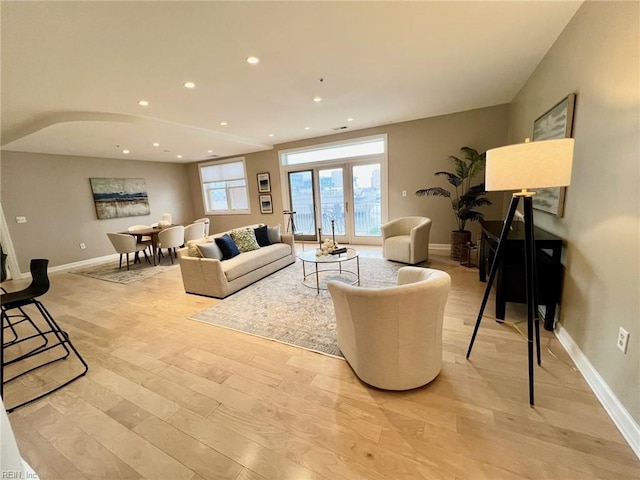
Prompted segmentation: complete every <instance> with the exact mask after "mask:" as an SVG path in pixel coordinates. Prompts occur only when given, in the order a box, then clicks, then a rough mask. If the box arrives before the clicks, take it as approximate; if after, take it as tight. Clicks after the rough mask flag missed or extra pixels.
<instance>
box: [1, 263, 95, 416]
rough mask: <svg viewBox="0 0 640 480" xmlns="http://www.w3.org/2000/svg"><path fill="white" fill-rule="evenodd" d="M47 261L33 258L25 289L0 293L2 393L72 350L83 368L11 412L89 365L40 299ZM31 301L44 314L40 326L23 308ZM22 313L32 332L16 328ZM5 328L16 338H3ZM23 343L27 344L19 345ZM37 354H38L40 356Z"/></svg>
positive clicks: (44, 290)
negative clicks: (8, 386) (14, 381)
mask: <svg viewBox="0 0 640 480" xmlns="http://www.w3.org/2000/svg"><path fill="white" fill-rule="evenodd" d="M48 264H49V260H47V259H33V260H31V278H32V281H31V284H30V285H29V286H28V287H27V288H25V289H23V290H19V291H16V292H9V293H4V294H2V295H1V296H0V301H1V304H2V314H1V322H0V323H2V327H3V328H2V345H3V350H4V352H3V353H4V354H3V356H2V358H0V397H1V396H3V387H4V385H5V384H8V383H9V382H11V381H13V380H15V379H17V378H19V377H22V376H23V375H26V374H28V373H30V372H33V371H34V370H37V369H39V368H41V367H44V366H45V365H50V364H53V363H55V362H58V361H60V360H65V359H67V358H69V357H70V355H71V354H72V353H73V354H74V355H75V357H76V358H77V360H79V362H80V365H81V368H80V369H78V368H77V367H76V368H75V369H74V368H71V369H69V372H70V373H71V374H72V375H73V376H72V378H70V379H68V380H66V381H64V382H63V383H62V384H59V385H58V386H56V387H54V388H49V389H48V390H47V391H45V392H44V393H41V394H39V395H37V396H36V397H35V398H31V399H30V400H26V401H25V400H24V399H22V400H23V401H22V402H21V403H20V404H18V405H15V406H12V407H10V408H8V410H7V411H9V412H11V411H13V410H15V409H16V408H18V407H21V406H23V405H26V404H28V403H31V402H33V401H35V400H38V399H39V398H42V397H44V396H45V395H48V394H49V393H52V392H55V391H56V390H59V389H60V388H62V387H64V386H65V385H68V384H69V383H71V382H73V381H74V380H76V379H78V378H80V377H81V376H83V375H84V374H85V373H87V370H88V369H89V367H88V366H87V363H86V362H85V361H84V359H83V358H82V356H80V354H79V353H78V351H77V350H76V349H75V347H74V346H73V344H72V343H71V340H70V339H69V335H68V334H67V333H66V332H64V331H63V330H62V329H61V328H60V326H59V325H58V324H57V323H56V321H55V320H54V318H53V317H52V316H51V314H50V313H49V311H48V310H47V309H46V308H45V306H44V305H43V304H42V302H41V301H40V300H39V297H41V296H43V295H44V294H45V293H47V292H48V291H49V277H48V275H47V265H48ZM29 305H33V306H35V308H36V309H37V311H38V312H39V313H40V315H41V316H42V320H43V321H44V322H38V323H39V325H40V326H36V323H35V322H34V320H33V319H32V318H31V317H30V316H29V315H28V314H27V312H26V310H25V309H24V307H27V306H29ZM16 311H17V313H16ZM10 312H11V314H10ZM19 317H21V318H23V319H24V320H26V321H28V322H29V323H30V324H31V326H32V328H31V330H32V332H33V333H29V330H28V329H25V328H21V329H20V332H19V333H16V329H15V328H14V327H15V326H16V325H18V323H20V322H21V321H24V320H19V321H16V318H19ZM5 329H11V330H12V332H13V334H14V338H13V339H11V340H10V341H8V342H5V340H4V331H5ZM34 339H35V340H36V341H35V342H32V341H31V340H34ZM25 342H26V343H25ZM23 343H24V344H25V345H26V347H25V348H23V347H19V346H20V345H21V344H23ZM34 343H39V345H37V346H35V348H34V347H33V345H34ZM26 350H28V351H26ZM35 357H37V359H36V358H35ZM27 359H30V360H29V361H28V362H24V361H25V360H27ZM5 370H6V371H5ZM65 371H66V370H65ZM5 373H7V376H8V377H9V378H7V377H5ZM68 377H69V375H67V378H68ZM5 400H6V398H5Z"/></svg>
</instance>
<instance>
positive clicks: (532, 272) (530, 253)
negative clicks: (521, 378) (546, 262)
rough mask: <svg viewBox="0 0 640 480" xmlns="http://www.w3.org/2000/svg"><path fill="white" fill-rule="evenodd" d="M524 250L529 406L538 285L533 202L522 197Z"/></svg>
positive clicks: (537, 333)
mask: <svg viewBox="0 0 640 480" xmlns="http://www.w3.org/2000/svg"><path fill="white" fill-rule="evenodd" d="M524 223H525V236H524V249H525V256H526V259H525V272H526V287H527V290H526V291H527V347H528V348H527V353H528V357H529V404H530V405H533V404H534V394H533V336H534V326H535V340H536V354H537V356H538V365H539V364H540V319H539V315H538V292H537V288H538V285H537V283H536V247H535V239H534V234H533V201H532V198H531V197H524Z"/></svg>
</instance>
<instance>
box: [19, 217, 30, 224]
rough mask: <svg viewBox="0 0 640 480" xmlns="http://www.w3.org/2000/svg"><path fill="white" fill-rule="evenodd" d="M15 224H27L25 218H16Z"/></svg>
mask: <svg viewBox="0 0 640 480" xmlns="http://www.w3.org/2000/svg"><path fill="white" fill-rule="evenodd" d="M16 223H27V217H16Z"/></svg>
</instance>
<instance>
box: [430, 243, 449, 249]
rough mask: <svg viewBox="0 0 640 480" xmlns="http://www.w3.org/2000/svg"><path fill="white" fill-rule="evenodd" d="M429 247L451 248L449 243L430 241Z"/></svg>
mask: <svg viewBox="0 0 640 480" xmlns="http://www.w3.org/2000/svg"><path fill="white" fill-rule="evenodd" d="M429 248H430V249H431V250H451V245H450V244H449V243H430V244H429Z"/></svg>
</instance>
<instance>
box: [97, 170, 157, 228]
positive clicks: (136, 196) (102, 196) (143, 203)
mask: <svg viewBox="0 0 640 480" xmlns="http://www.w3.org/2000/svg"><path fill="white" fill-rule="evenodd" d="M89 182H90V183H91V191H92V192H93V202H94V203H95V205H96V213H97V214H98V219H100V220H103V219H107V218H120V217H136V216H139V215H150V214H151V212H150V210H149V199H148V197H147V186H146V184H145V181H144V178H90V179H89Z"/></svg>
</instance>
